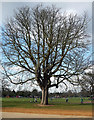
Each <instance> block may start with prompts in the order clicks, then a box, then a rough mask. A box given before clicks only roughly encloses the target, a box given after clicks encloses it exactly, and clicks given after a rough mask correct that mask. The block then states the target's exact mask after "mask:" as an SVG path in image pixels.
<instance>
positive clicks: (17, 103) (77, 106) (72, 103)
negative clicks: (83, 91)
mask: <svg viewBox="0 0 94 120" xmlns="http://www.w3.org/2000/svg"><path fill="white" fill-rule="evenodd" d="M31 100H32V99H31V98H2V107H17V108H39V109H41V108H45V109H46V108H49V109H62V110H63V109H64V110H86V111H90V110H92V104H91V103H84V104H81V103H80V98H69V102H68V103H66V102H65V98H55V99H53V100H51V99H49V104H51V105H53V106H44V107H41V106H37V104H40V100H38V102H37V103H30V101H31ZM88 101H90V100H88V98H84V102H88Z"/></svg>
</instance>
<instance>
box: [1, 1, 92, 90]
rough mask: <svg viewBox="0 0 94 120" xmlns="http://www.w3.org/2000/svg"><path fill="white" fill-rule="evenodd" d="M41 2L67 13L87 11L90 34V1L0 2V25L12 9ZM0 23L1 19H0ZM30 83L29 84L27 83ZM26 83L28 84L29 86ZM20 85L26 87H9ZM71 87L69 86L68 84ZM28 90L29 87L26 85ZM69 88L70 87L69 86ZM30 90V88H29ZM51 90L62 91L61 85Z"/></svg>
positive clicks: (12, 11) (11, 12)
mask: <svg viewBox="0 0 94 120" xmlns="http://www.w3.org/2000/svg"><path fill="white" fill-rule="evenodd" d="M41 3H42V4H43V5H44V7H45V6H50V5H52V4H53V5H55V6H56V7H58V8H61V11H62V12H65V11H66V12H67V13H73V14H75V13H77V14H79V15H83V14H84V12H87V14H88V17H89V19H91V21H90V22H89V25H88V32H89V33H90V34H91V33H92V3H91V2H56V3H55V2H45V3H43V2H2V25H3V23H5V22H6V21H7V19H8V18H10V17H12V16H13V14H14V10H16V9H18V8H20V7H23V6H25V5H27V6H30V7H31V8H34V7H35V6H36V5H38V4H41ZM0 23H1V19H0ZM29 85H30V84H29ZM29 85H28V86H29ZM19 87H20V89H23V88H25V87H26V84H25V85H24V87H22V86H21V85H20V86H15V85H14V87H12V88H11V89H15V90H17V89H18V88H19ZM70 87H71V86H70ZM27 88H28V89H29V90H30V87H27ZM70 89H71V88H70ZM31 90H32V88H31ZM51 91H53V92H54V91H64V89H62V88H61V87H60V88H58V89H57V90H56V89H53V90H52V89H51Z"/></svg>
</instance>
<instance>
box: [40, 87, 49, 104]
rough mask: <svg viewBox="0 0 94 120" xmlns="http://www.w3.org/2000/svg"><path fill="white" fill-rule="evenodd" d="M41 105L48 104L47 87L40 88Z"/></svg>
mask: <svg viewBox="0 0 94 120" xmlns="http://www.w3.org/2000/svg"><path fill="white" fill-rule="evenodd" d="M41 104H42V105H48V88H47V87H45V88H42V100H41Z"/></svg>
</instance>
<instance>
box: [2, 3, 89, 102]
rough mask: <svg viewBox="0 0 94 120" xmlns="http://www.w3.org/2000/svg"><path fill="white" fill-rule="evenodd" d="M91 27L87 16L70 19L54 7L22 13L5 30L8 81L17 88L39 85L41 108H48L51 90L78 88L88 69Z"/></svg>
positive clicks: (5, 69)
mask: <svg viewBox="0 0 94 120" xmlns="http://www.w3.org/2000/svg"><path fill="white" fill-rule="evenodd" d="M87 23H88V20H87V16H86V14H84V15H82V16H78V15H77V14H75V15H72V14H70V15H67V14H66V13H62V12H60V10H59V9H57V8H55V7H54V6H52V7H43V6H41V5H39V6H37V7H36V8H34V9H32V10H31V9H30V8H29V7H22V8H20V9H18V10H17V11H16V12H15V15H14V17H12V18H11V19H9V21H7V23H5V26H4V28H2V39H3V42H2V49H3V53H4V55H3V57H4V59H3V66H4V71H5V74H6V76H7V78H8V79H9V80H10V81H11V82H12V83H14V84H24V83H25V82H28V81H32V83H34V82H35V83H36V81H37V84H38V86H39V87H40V88H41V90H42V100H41V104H48V90H49V88H50V87H56V88H58V85H59V84H61V83H64V85H66V86H67V84H66V80H67V81H69V82H70V83H72V84H78V83H77V81H76V79H74V78H75V76H77V75H79V74H82V73H83V71H84V69H86V67H87V60H86V59H85V58H84V55H85V52H86V48H87V41H86V38H87V33H86V30H87ZM13 76H14V77H13ZM52 77H54V80H53V79H52Z"/></svg>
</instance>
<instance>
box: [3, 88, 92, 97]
mask: <svg viewBox="0 0 94 120" xmlns="http://www.w3.org/2000/svg"><path fill="white" fill-rule="evenodd" d="M34 96H35V97H38V98H41V96H42V92H41V91H38V90H36V89H34V90H33V91H32V92H31V91H25V90H23V91H20V90H19V91H15V90H13V91H11V90H10V89H6V90H2V94H1V97H31V98H32V97H34ZM90 96H91V94H90V93H89V92H88V91H85V90H81V91H80V92H72V91H71V90H69V91H67V92H62V93H59V92H54V93H49V97H53V98H54V97H56V98H62V97H90Z"/></svg>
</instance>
